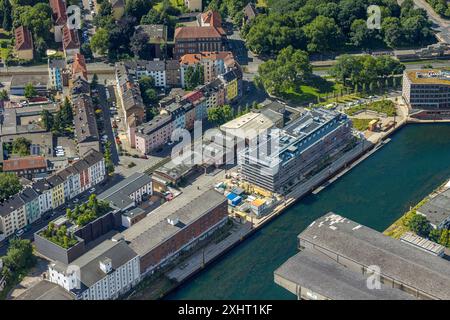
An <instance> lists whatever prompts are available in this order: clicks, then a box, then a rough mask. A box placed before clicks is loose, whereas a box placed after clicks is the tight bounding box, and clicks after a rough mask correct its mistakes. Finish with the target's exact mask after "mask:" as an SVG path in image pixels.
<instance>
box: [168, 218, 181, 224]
mask: <svg viewBox="0 0 450 320" xmlns="http://www.w3.org/2000/svg"><path fill="white" fill-rule="evenodd" d="M167 222H168V223H169V224H170V225H172V226H176V225H177V224H178V222H180V219H178V217H169V218H167Z"/></svg>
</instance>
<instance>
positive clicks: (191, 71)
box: [184, 65, 205, 90]
mask: <svg viewBox="0 0 450 320" xmlns="http://www.w3.org/2000/svg"><path fill="white" fill-rule="evenodd" d="M184 82H185V87H186V89H187V90H193V89H194V88H195V87H197V86H198V85H201V84H203V83H204V82H205V80H204V70H203V66H202V65H196V66H189V67H188V68H187V69H186V72H185V74H184Z"/></svg>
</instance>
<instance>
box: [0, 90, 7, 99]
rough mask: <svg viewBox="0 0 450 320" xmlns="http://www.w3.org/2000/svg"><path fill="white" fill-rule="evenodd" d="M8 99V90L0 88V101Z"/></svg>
mask: <svg viewBox="0 0 450 320" xmlns="http://www.w3.org/2000/svg"><path fill="white" fill-rule="evenodd" d="M8 99H9V96H8V91H6V90H2V91H0V101H6V100H8Z"/></svg>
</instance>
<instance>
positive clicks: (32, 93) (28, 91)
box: [24, 82, 38, 99]
mask: <svg viewBox="0 0 450 320" xmlns="http://www.w3.org/2000/svg"><path fill="white" fill-rule="evenodd" d="M37 94H38V93H37V91H36V89H35V88H34V86H33V84H32V83H31V82H29V83H28V84H27V85H26V86H25V94H24V95H25V98H27V99H30V98H33V97H36V96H37Z"/></svg>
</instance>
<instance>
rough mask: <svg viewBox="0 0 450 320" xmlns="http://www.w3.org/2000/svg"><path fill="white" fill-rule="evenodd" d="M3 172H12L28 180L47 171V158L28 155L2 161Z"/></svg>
mask: <svg viewBox="0 0 450 320" xmlns="http://www.w3.org/2000/svg"><path fill="white" fill-rule="evenodd" d="M3 172H12V173H15V174H17V175H18V176H19V177H24V178H27V179H29V180H31V179H33V178H34V177H35V176H36V175H40V174H43V173H46V172H47V160H46V159H45V158H44V157H42V156H28V157H21V158H13V159H8V160H4V161H3Z"/></svg>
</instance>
